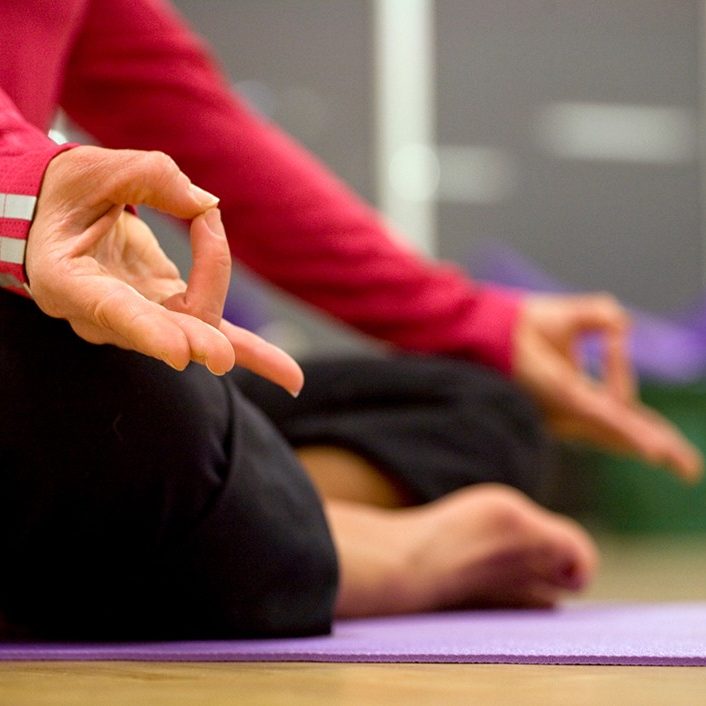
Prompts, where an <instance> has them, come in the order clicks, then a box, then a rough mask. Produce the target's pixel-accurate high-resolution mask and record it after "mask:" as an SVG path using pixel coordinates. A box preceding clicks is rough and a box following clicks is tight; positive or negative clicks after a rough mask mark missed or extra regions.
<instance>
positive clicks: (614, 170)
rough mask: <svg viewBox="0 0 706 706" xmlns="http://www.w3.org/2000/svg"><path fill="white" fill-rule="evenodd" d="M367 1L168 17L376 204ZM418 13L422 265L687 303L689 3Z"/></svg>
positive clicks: (561, 2) (692, 236)
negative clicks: (502, 266)
mask: <svg viewBox="0 0 706 706" xmlns="http://www.w3.org/2000/svg"><path fill="white" fill-rule="evenodd" d="M376 1H377V2H380V1H386V0H176V3H175V4H176V5H177V6H178V7H179V8H180V10H181V11H182V12H183V13H184V14H185V15H186V17H187V18H188V19H189V20H190V21H191V22H192V24H193V25H194V26H195V27H196V28H197V29H198V31H199V32H201V33H202V34H203V35H204V36H205V37H207V39H208V40H209V41H210V42H211V43H212V45H213V46H214V47H215V50H216V52H217V54H218V56H219V58H220V60H221V62H222V64H223V66H224V67H225V69H226V71H227V73H228V75H229V77H230V79H231V80H232V81H233V83H234V85H235V86H236V87H237V88H238V89H239V90H241V92H243V93H245V94H246V95H247V96H248V97H249V98H250V100H251V101H252V102H253V104H254V105H256V106H257V107H258V109H260V110H261V111H262V112H263V113H264V114H266V115H267V116H269V117H270V118H272V119H274V120H276V121H277V122H279V123H280V124H281V125H283V126H284V127H285V128H286V129H287V130H289V131H290V132H291V133H292V134H294V135H295V136H296V137H297V138H299V139H300V140H301V141H302V142H304V144H306V145H307V146H308V147H309V148H311V149H312V150H313V151H315V152H316V153H317V154H318V155H319V156H320V157H321V158H322V159H323V160H324V161H325V162H326V163H328V164H329V165H330V166H331V167H332V168H333V169H334V170H335V171H336V172H337V173H338V174H339V175H340V176H342V177H343V178H344V179H345V180H346V181H348V182H349V183H350V184H351V185H352V186H353V187H354V188H355V189H356V190H357V191H359V192H360V193H362V195H363V196H364V197H366V198H367V199H369V200H371V201H376V200H377V198H378V185H377V184H376V159H377V157H378V155H376V153H375V145H376V139H375V135H376V124H375V122H376V118H375V100H376V95H375V67H376V44H375V28H374V24H375V23H374V20H375V11H376V5H375V2H376ZM392 1H393V2H394V0H392ZM406 1H407V2H416V1H417V0H406ZM421 1H428V2H429V3H431V9H432V13H431V25H430V28H429V31H430V32H432V33H433V34H432V37H433V40H434V56H433V60H434V71H433V82H434V92H435V96H436V100H435V105H434V106H432V111H433V118H434V123H435V140H436V148H437V149H436V151H435V154H434V159H435V168H436V170H437V173H436V176H435V178H436V179H437V181H436V183H435V189H434V190H433V193H432V194H431V197H430V198H431V199H432V200H433V202H434V204H433V205H434V211H435V230H436V232H435V247H436V250H437V252H438V254H440V255H441V256H442V257H444V258H452V259H455V260H457V261H459V262H461V263H462V264H464V265H466V264H468V260H469V257H470V254H471V253H472V252H473V251H474V249H475V248H476V247H477V246H478V245H479V244H480V243H481V242H483V241H484V240H485V239H493V240H501V241H503V242H506V243H508V244H509V245H511V246H512V247H514V248H516V249H518V250H519V251H520V252H521V253H523V254H525V255H526V256H529V257H531V258H533V259H534V260H535V261H537V262H538V263H539V264H540V265H541V266H543V267H544V268H545V269H547V270H548V271H549V272H551V273H552V274H554V275H556V276H558V277H560V278H562V279H564V280H565V281H566V282H568V283H569V284H571V285H574V286H576V287H579V288H585V289H606V290H611V291H613V292H616V293H617V294H618V295H620V296H621V297H622V298H624V299H626V300H627V301H628V302H630V303H632V304H635V305H638V306H642V307H645V308H648V309H652V310H655V311H665V310H669V309H671V308H675V307H679V306H680V305H682V304H685V303H687V302H688V301H690V300H691V299H692V298H693V297H696V296H697V295H698V294H699V293H700V292H701V288H702V282H703V271H704V257H703V239H702V227H701V190H702V186H701V181H700V168H699V159H698V157H699V151H700V125H699V120H700V117H699V116H700V104H699V103H700V100H701V97H700V91H701V89H700V85H699V81H700V71H699V32H700V22H701V17H700V3H698V2H696V0H678V1H676V2H666V1H665V0H590V1H588V2H587V1H586V0H435V1H433V0H421ZM397 6H398V12H399V8H402V9H403V8H404V0H403V1H400V0H397ZM394 31H395V32H403V31H404V22H403V20H401V21H400V22H399V23H397V24H396V25H395V26H394ZM388 156H389V155H388ZM383 166H384V165H383Z"/></svg>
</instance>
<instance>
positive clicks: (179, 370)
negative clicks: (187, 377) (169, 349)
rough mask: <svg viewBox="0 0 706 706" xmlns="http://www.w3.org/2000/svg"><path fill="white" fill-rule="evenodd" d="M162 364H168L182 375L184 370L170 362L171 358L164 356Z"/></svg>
mask: <svg viewBox="0 0 706 706" xmlns="http://www.w3.org/2000/svg"><path fill="white" fill-rule="evenodd" d="M162 362H164V363H166V364H167V365H168V366H169V367H170V368H174V370H176V371H177V372H178V373H180V372H181V371H182V369H181V368H178V367H177V366H176V365H174V363H172V361H171V360H169V358H168V357H167V356H166V355H163V356H162Z"/></svg>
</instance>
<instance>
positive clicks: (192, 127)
mask: <svg viewBox="0 0 706 706" xmlns="http://www.w3.org/2000/svg"><path fill="white" fill-rule="evenodd" d="M57 106H61V107H62V108H63V109H64V110H65V111H66V112H67V113H68V114H69V115H70V116H71V118H72V119H73V120H74V121H75V122H76V123H77V124H78V125H79V126H81V128H83V129H84V130H85V131H86V132H87V133H89V134H91V135H92V136H93V137H95V138H96V140H97V141H98V142H99V143H101V144H102V145H104V146H106V147H114V148H120V147H129V148H133V149H158V150H162V151H163V152H166V153H167V154H169V155H170V156H171V157H173V158H174V159H175V160H176V162H177V163H178V164H179V166H180V167H181V168H182V170H183V171H184V172H185V173H186V174H188V175H189V177H190V178H191V179H192V180H193V181H194V183H196V184H198V185H199V186H201V187H203V188H205V189H207V190H208V191H211V192H213V193H215V194H217V195H218V196H219V197H220V198H221V211H222V214H223V220H224V223H225V226H226V231H227V233H228V234H229V235H228V237H229V242H230V247H231V251H232V253H233V256H234V257H235V258H237V259H238V260H239V261H241V262H243V263H244V264H245V265H246V266H248V267H249V268H251V269H252V270H254V271H255V272H257V273H258V274H259V275H261V276H262V277H264V278H265V279H267V280H268V281H270V282H272V283H273V284H275V285H276V286H278V287H280V288H282V289H284V290H286V291H287V292H289V293H291V294H293V295H294V296H296V297H298V298H300V299H302V300H304V301H306V302H308V303H309V304H311V305H313V306H315V307H318V308H319V309H322V310H323V311H325V312H328V313H329V314H330V315H332V316H333V317H335V318H337V319H340V320H342V321H344V322H346V323H348V324H349V325H351V326H353V327H355V328H357V329H358V330H360V331H362V332H364V333H366V334H368V335H371V336H374V337H376V338H378V339H382V340H385V341H388V342H391V343H393V344H394V345H396V346H399V347H401V348H405V349H408V350H414V351H420V352H428V353H443V354H447V355H453V356H457V357H464V358H468V359H473V360H478V361H481V362H483V363H486V364H489V365H492V366H493V367H496V368H498V369H499V370H502V371H503V372H509V371H510V365H511V361H510V355H511V335H512V330H513V327H514V323H515V320H516V316H517V311H518V306H519V304H518V301H517V299H516V298H515V297H513V296H510V295H509V294H507V293H505V292H502V291H500V290H497V289H492V288H486V287H481V286H479V285H477V284H474V283H473V282H471V281H469V280H468V278H466V277H465V276H464V275H463V274H462V273H461V272H460V271H458V270H457V269H456V268H454V267H451V266H447V265H441V264H438V263H433V262H430V261H428V260H426V259H425V258H423V257H421V256H419V255H417V254H414V253H412V252H410V251H408V250H407V249H406V248H404V247H403V246H401V245H399V243H398V242H396V240H395V239H393V238H391V237H390V236H389V233H388V232H387V231H386V228H385V226H384V225H383V223H382V222H381V221H380V220H379V218H378V217H377V215H376V214H375V213H374V212H373V211H372V210H371V209H370V208H369V207H368V206H367V205H365V204H364V203H362V202H361V201H360V200H359V199H358V198H357V197H355V196H354V195H353V194H352V193H351V192H350V191H349V190H347V188H346V187H345V186H344V185H342V184H341V183H340V182H339V181H338V180H336V179H335V178H334V177H333V176H332V175H331V174H330V173H328V172H327V170H326V169H325V168H324V167H322V166H321V164H319V163H318V162H317V161H316V160H315V159H313V158H312V157H311V156H310V155H309V154H307V153H306V152H305V151H304V150H302V149H301V148H300V147H299V146H298V145H296V144H295V143H294V142H293V141H292V140H291V139H290V138H288V137H286V136H285V135H283V134H282V133H281V132H280V131H279V130H277V129H276V128H275V127H274V126H272V125H270V124H268V123H266V122H265V121H263V120H261V119H260V118H258V117H256V116H254V115H253V114H252V113H251V112H250V111H249V110H248V109H247V108H246V107H245V106H244V105H243V104H242V103H240V102H239V101H238V99H237V98H236V97H234V96H233V95H232V93H231V91H230V89H229V87H228V86H227V84H226V81H225V80H224V78H223V77H222V75H221V74H220V73H219V72H218V70H217V69H216V67H215V64H214V61H213V59H212V58H211V57H210V56H209V54H208V51H207V50H206V49H205V47H204V45H203V43H202V42H201V40H200V39H199V38H197V37H196V36H194V34H193V33H192V32H191V31H190V30H189V29H188V28H187V27H186V26H185V24H184V22H183V20H182V19H181V18H180V17H179V16H178V15H177V14H176V13H175V11H174V10H173V9H172V8H170V7H169V6H168V5H167V4H165V2H163V0H62V2H46V1H44V0H3V2H2V3H0V260H6V261H7V260H11V258H9V257H6V256H4V255H3V250H2V243H3V242H4V243H5V244H6V245H7V244H8V243H9V245H10V246H13V245H16V243H14V242H9V239H12V238H18V237H20V236H22V234H23V233H25V232H26V230H27V229H28V227H29V222H28V220H27V219H26V218H25V219H23V218H21V217H20V216H21V215H22V214H19V215H18V213H16V212H15V213H13V212H5V211H4V210H3V202H2V201H1V199H3V198H4V197H3V195H5V194H11V195H17V194H20V195H23V194H24V195H30V196H31V195H36V194H37V193H38V191H39V186H40V184H41V178H42V175H43V172H44V169H45V168H46V164H47V163H48V161H49V160H50V159H51V158H52V157H53V156H54V155H55V154H56V152H57V150H58V149H60V148H58V147H57V146H56V145H54V144H53V143H52V142H51V141H50V140H49V139H48V138H46V137H45V133H46V131H47V129H48V127H49V125H50V123H51V121H52V118H53V116H54V113H55V110H56V108H57ZM6 200H7V199H6ZM14 202H15V203H17V199H16V198H15V201H14ZM8 203H9V201H8ZM25 206H26V203H25ZM7 216H9V217H7ZM10 249H11V250H13V251H14V250H16V248H10ZM10 249H6V250H5V252H9V251H10ZM0 267H1V269H0V284H2V285H5V286H8V285H11V284H12V279H11V277H8V273H9V274H12V273H13V272H14V273H15V274H17V273H18V271H19V272H21V265H17V264H12V263H10V264H7V262H6V263H0ZM13 268H14V269H13ZM17 268H20V269H19V270H18V269H17ZM3 273H4V274H3Z"/></svg>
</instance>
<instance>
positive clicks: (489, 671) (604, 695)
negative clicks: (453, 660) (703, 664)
mask: <svg viewBox="0 0 706 706" xmlns="http://www.w3.org/2000/svg"><path fill="white" fill-rule="evenodd" d="M600 544H601V545H602V549H603V555H604V561H603V571H602V572H601V575H600V578H599V580H598V581H597V582H596V585H595V586H594V587H593V588H592V589H591V591H590V592H589V593H588V594H587V596H586V598H587V599H590V600H647V601H656V600H706V536H704V537H695V538H691V539H689V538H680V539H664V538H662V539H645V538H642V539H625V538H622V539H618V538H614V537H613V538H609V537H605V538H603V539H602V540H601V541H600ZM73 704H80V705H82V706H83V705H86V706H89V705H90V706H113V705H115V706H122V705H123V704H124V705H125V706H128V705H129V706H142V705H149V706H162V705H164V706H167V705H169V706H180V705H181V704H189V706H199V705H201V704H203V705H204V706H205V705H208V706H223V705H225V704H247V705H250V704H254V705H262V706H265V705H267V706H278V705H279V704H282V705H284V704H286V705H287V706H298V705H299V704H302V705H303V704H307V705H308V706H324V705H326V706H353V705H354V704H355V705H356V706H359V705H361V704H376V705H379V706H397V705H398V704H399V705H400V706H402V705H403V704H404V706H418V705H421V704H424V705H431V704H434V705H436V704H438V705H440V706H453V705H455V704H464V705H466V704H479V705H482V706H485V704H492V705H493V706H505V705H506V704H507V705H508V706H509V705H510V704H512V706H517V705H519V704H522V705H527V706H534V705H535V704H537V705H538V706H539V705H541V706H553V705H554V704H561V705H562V706H585V705H588V704H590V705H591V706H593V705H594V704H595V705H600V706H613V705H614V704H617V705H618V706H630V705H632V704H636V705H640V706H652V705H653V704H654V705H655V706H656V705H657V704H659V705H662V704H669V706H682V705H683V706H697V705H699V704H706V669H703V668H693V667H692V668H689V667H687V668H678V667H664V668H655V667H566V666H564V667H551V666H514V665H403V664H402V665H392V664H388V665H356V664H348V665H336V664H274V665H273V664H193V663H191V664H189V663H187V664H184V663H182V664H155V663H131V662H113V663H105V662H103V663H86V662H84V663H65V662H64V663H61V662H57V663H4V664H0V706H29V705H32V706H35V705H36V706H40V705H41V706H44V705H52V706H53V705H56V706H71V705H73Z"/></svg>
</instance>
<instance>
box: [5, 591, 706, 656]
mask: <svg viewBox="0 0 706 706" xmlns="http://www.w3.org/2000/svg"><path fill="white" fill-rule="evenodd" d="M0 660H140V661H142V660H144V661H162V662H166V661H169V662H180V661H184V662H408V663H409V662H446V663H505V664H598V665H601V664H603V665H657V666H660V665H663V666H706V603H665V604H659V605H657V604H621V603H612V604H601V605H592V604H575V605H568V606H565V607H563V608H560V609H557V610H498V611H467V612H458V613H435V614H427V615H411V616H399V617H390V618H376V619H366V620H348V621H340V622H338V623H337V624H336V626H335V630H334V634H333V635H332V636H328V637H310V638H294V639H286V640H235V641H209V642H159V643H157V642H152V643H130V644H126V643H121V644H109V643H105V644H64V643H62V644H52V643H41V644H40V643H32V644H29V643H26V644H19V643H13V644H9V643H5V644H0Z"/></svg>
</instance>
